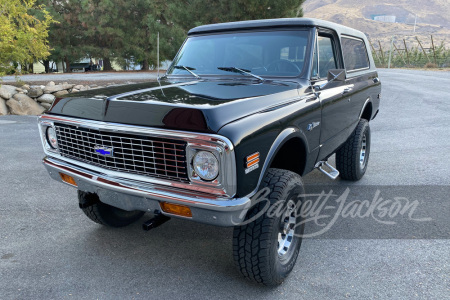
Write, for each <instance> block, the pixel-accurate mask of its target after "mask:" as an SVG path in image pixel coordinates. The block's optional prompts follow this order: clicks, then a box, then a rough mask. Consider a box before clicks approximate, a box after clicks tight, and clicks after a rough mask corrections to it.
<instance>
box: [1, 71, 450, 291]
mask: <svg viewBox="0 0 450 300" xmlns="http://www.w3.org/2000/svg"><path fill="white" fill-rule="evenodd" d="M380 79H381V80H382V83H383V92H382V103H381V107H380V109H381V110H380V113H379V115H378V116H377V118H376V119H375V120H374V121H373V122H371V128H372V151H371V157H370V162H369V168H368V171H367V173H366V175H365V177H364V178H363V179H362V180H361V181H360V182H358V183H356V184H349V183H346V182H344V181H340V180H337V181H334V182H331V181H330V180H329V179H327V178H326V177H325V176H324V175H322V174H320V173H319V172H317V171H314V172H312V173H310V174H308V175H307V176H305V178H304V180H305V182H306V183H307V184H310V185H317V184H327V185H331V186H335V187H336V188H343V187H347V186H350V187H353V188H355V187H357V188H360V192H361V193H364V191H365V190H366V189H367V190H370V189H371V188H373V187H376V186H379V187H380V188H383V187H385V186H388V185H389V186H396V187H400V188H402V190H403V193H404V194H402V196H404V197H408V198H411V199H415V198H416V197H417V194H418V189H420V192H421V193H422V194H425V195H428V196H429V197H428V198H427V199H426V201H427V203H426V204H429V205H430V207H436V208H437V210H439V207H441V214H446V215H448V211H449V209H448V208H449V206H448V203H449V197H448V193H442V190H444V191H448V188H449V182H450V173H449V172H448V170H450V156H449V154H448V149H449V147H450V130H449V129H450V118H449V117H448V116H449V113H450V102H449V101H448V100H449V99H450V91H449V89H448V87H449V86H450V73H447V72H428V71H426V72H425V71H411V70H407V71H405V70H381V71H380ZM125 80H128V78H126V79H125ZM42 157H43V152H42V150H41V145H40V141H39V137H38V131H37V126H36V118H35V117H18V116H6V117H0V161H1V162H2V163H1V164H0V174H1V177H0V190H1V193H0V228H1V230H0V278H1V280H0V298H1V299H66V298H67V299H69V298H73V299H158V298H162V299H211V298H212V299H281V298H282V299H344V298H345V299H346V298H353V299H369V298H370V299H449V295H450V284H449V280H450V278H449V274H450V255H449V246H450V241H449V240H448V239H446V238H442V239H429V238H428V239H426V238H425V239H413V238H403V239H400V238H398V239H368V238H366V239H364V238H354V237H353V238H345V239H343V238H327V239H325V238H323V239H305V240H304V241H303V244H302V248H301V251H300V256H299V259H298V261H297V264H296V266H295V268H294V271H293V273H292V274H291V276H290V277H289V278H288V279H287V280H286V281H285V283H283V284H282V285H281V286H279V287H276V288H266V287H261V286H258V285H255V284H253V283H250V282H248V281H246V280H244V279H243V278H241V276H240V275H239V274H238V273H237V272H236V270H235V268H234V266H233V261H232V254H231V235H232V229H230V228H218V227H213V226H206V225H201V224H196V223H191V222H183V221H180V220H174V219H173V220H171V221H169V222H167V223H166V224H164V225H163V226H161V227H159V228H157V229H154V230H152V231H150V232H143V231H142V230H141V223H136V224H133V225H131V226H129V227H126V228H121V229H108V228H104V227H101V226H99V225H97V224H94V223H92V222H91V221H90V220H88V219H87V218H86V217H85V216H84V215H83V214H82V212H81V211H80V210H79V209H78V205H77V202H76V191H75V190H74V189H73V188H71V187H68V186H64V185H61V184H59V183H57V182H53V181H51V180H50V179H49V177H48V175H47V174H46V171H45V170H44V167H43V166H42V165H41V163H40V159H41V158H42ZM409 187H410V189H409ZM421 204H423V203H421ZM429 212H430V213H433V211H429ZM434 213H435V214H436V216H435V215H431V217H433V218H434V217H437V216H438V215H439V214H438V212H436V211H434ZM437 218H438V217H437ZM447 219H448V218H446V219H445V220H447ZM445 220H444V222H445ZM446 223H447V226H448V222H446ZM436 224H438V223H436ZM347 225H348V226H347V228H344V229H345V230H348V231H351V232H355V234H357V233H358V231H359V230H360V228H359V227H352V223H348V224H347ZM441 225H442V223H441ZM443 225H444V226H445V225H446V224H445V223H444V224H443ZM393 228H394V229H393V230H394V231H395V227H393ZM447 228H448V227H445V230H444V231H445V232H444V233H446V234H447V238H448V234H449V232H448V230H447ZM356 236H357V235H356Z"/></svg>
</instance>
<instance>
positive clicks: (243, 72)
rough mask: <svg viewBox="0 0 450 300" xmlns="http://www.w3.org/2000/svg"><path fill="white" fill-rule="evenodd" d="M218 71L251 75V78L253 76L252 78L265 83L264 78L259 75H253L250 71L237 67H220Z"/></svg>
mask: <svg viewBox="0 0 450 300" xmlns="http://www.w3.org/2000/svg"><path fill="white" fill-rule="evenodd" d="M217 69H219V70H222V71H227V72H234V73H240V74H243V75H249V76H252V77H254V78H256V79H258V80H260V81H264V78H262V77H260V76H258V75H255V74H252V73H251V72H250V70H246V69H239V68H236V67H218V68H217Z"/></svg>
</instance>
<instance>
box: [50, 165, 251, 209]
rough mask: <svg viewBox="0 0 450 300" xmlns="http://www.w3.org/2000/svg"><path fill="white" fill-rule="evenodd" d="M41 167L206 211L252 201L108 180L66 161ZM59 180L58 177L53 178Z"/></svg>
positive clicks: (130, 181)
mask: <svg viewBox="0 0 450 300" xmlns="http://www.w3.org/2000/svg"><path fill="white" fill-rule="evenodd" d="M43 164H44V165H45V166H46V167H47V168H48V171H49V172H50V174H51V175H56V174H52V172H53V171H55V172H58V173H59V172H62V173H64V174H67V175H69V176H72V177H73V178H74V179H75V181H76V182H77V184H78V185H79V186H80V185H82V184H83V183H84V182H86V183H88V184H89V185H90V186H97V187H101V188H105V189H107V190H111V191H116V192H122V193H125V194H129V195H135V196H140V197H146V198H149V199H152V200H156V201H167V202H173V203H178V204H185V205H188V206H192V207H199V208H206V209H209V210H214V211H237V210H244V209H246V208H247V206H248V204H249V202H250V201H251V200H250V198H248V197H243V198H218V197H216V196H213V195H208V194H204V193H198V192H195V191H186V190H183V189H177V188H174V187H164V186H159V185H156V184H149V183H147V182H142V181H134V180H130V179H127V178H111V177H109V176H108V175H106V174H101V173H97V172H95V171H91V170H86V169H83V168H81V167H79V166H77V165H72V164H69V163H67V162H65V161H61V160H58V159H54V158H51V157H45V158H44V159H43ZM56 177H58V176H56Z"/></svg>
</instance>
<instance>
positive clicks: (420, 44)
mask: <svg viewBox="0 0 450 300" xmlns="http://www.w3.org/2000/svg"><path fill="white" fill-rule="evenodd" d="M416 40H417V42H418V43H419V46H420V48H421V49H422V52H423V54H424V55H425V57H426V58H427V60H428V62H431V60H430V58H429V57H428V55H427V53H426V52H425V49H424V48H423V46H422V43H421V42H420V41H419V38H418V37H417V36H416Z"/></svg>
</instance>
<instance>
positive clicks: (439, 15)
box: [303, 0, 450, 47]
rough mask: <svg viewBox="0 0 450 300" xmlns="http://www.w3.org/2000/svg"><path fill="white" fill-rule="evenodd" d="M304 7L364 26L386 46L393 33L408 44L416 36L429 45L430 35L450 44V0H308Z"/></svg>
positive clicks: (321, 16)
mask: <svg viewBox="0 0 450 300" xmlns="http://www.w3.org/2000/svg"><path fill="white" fill-rule="evenodd" d="M303 11H304V16H305V17H310V18H318V19H323V20H328V21H332V22H336V23H339V24H343V25H346V26H350V27H353V28H356V29H358V30H361V31H363V32H364V33H366V34H367V36H368V37H369V39H370V40H371V41H372V42H374V43H377V42H378V41H381V42H382V44H383V45H385V46H388V45H389V42H390V40H391V38H392V36H393V35H395V37H396V39H397V40H400V39H403V38H405V39H406V41H407V44H408V47H410V46H416V45H417V41H416V40H415V36H417V37H418V38H419V40H421V42H422V43H423V44H424V47H428V46H429V45H430V43H431V39H430V35H433V39H434V41H435V43H436V44H437V45H438V44H440V43H441V42H442V41H443V42H444V43H445V44H446V46H447V47H448V46H450V3H449V0H427V1H423V0H390V1H368V0H307V1H306V2H305V4H304V5H303ZM394 18H395V23H392V21H393V20H394ZM377 19H378V20H382V21H377ZM386 21H391V22H386ZM415 21H416V22H417V24H416V26H415V31H414V23H415Z"/></svg>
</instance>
